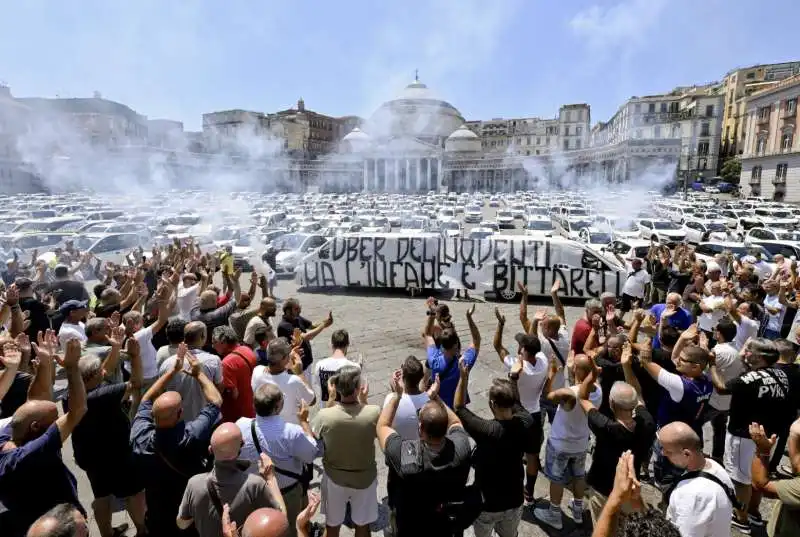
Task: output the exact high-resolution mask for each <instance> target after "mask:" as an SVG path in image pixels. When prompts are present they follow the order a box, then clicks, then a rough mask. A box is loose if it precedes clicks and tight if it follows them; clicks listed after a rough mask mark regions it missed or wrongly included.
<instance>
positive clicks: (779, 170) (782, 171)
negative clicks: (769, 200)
mask: <svg viewBox="0 0 800 537" xmlns="http://www.w3.org/2000/svg"><path fill="white" fill-rule="evenodd" d="M787 171H789V165H788V164H786V163H785V162H784V163H782V164H778V166H777V167H776V168H775V179H782V180H784V181H785V180H786V172H787Z"/></svg>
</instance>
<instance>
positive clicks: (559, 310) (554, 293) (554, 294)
mask: <svg viewBox="0 0 800 537" xmlns="http://www.w3.org/2000/svg"><path fill="white" fill-rule="evenodd" d="M560 289H561V280H556V281H554V282H553V286H552V287H551V288H550V298H552V299H553V307H554V308H555V309H556V315H558V318H559V319H561V326H567V315H566V313H564V305H563V304H561V299H560V298H559V297H558V291H559V290H560Z"/></svg>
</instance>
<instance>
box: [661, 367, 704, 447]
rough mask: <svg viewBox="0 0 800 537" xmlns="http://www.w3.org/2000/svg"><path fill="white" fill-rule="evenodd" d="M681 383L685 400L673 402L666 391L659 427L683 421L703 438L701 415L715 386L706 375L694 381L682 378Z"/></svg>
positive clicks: (662, 402) (663, 397)
mask: <svg viewBox="0 0 800 537" xmlns="http://www.w3.org/2000/svg"><path fill="white" fill-rule="evenodd" d="M681 382H682V383H683V398H682V399H681V400H680V401H678V402H676V401H673V400H672V397H670V395H669V393H668V392H667V391H666V390H664V394H663V396H662V399H661V404H660V405H659V407H658V426H659V427H663V426H665V425H668V424H670V423H672V422H675V421H682V422H684V423H686V424H687V425H689V426H690V427H691V428H692V429H694V431H695V432H696V433H697V434H698V435H700V438H702V437H703V432H702V431H703V422H702V421H701V417H702V416H701V414H702V413H703V409H704V407H705V405H706V404H708V400H709V398H710V397H711V392H712V391H713V389H714V386H713V385H712V384H711V381H710V380H709V379H708V377H707V376H705V375H700V376H699V377H697V378H694V379H688V378H686V377H683V376H681Z"/></svg>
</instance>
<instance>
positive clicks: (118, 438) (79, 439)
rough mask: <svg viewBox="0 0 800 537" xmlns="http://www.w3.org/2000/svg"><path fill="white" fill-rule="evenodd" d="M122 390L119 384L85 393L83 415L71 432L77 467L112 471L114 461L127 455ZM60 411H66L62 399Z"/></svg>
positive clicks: (127, 425) (123, 386)
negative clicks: (85, 408)
mask: <svg viewBox="0 0 800 537" xmlns="http://www.w3.org/2000/svg"><path fill="white" fill-rule="evenodd" d="M126 389H127V385H126V384H125V383H121V382H120V383H117V384H101V385H100V386H98V387H96V388H94V389H93V390H89V391H88V392H86V406H87V410H86V415H85V416H83V419H81V422H80V423H79V424H78V425H77V426H76V427H75V430H74V431H72V449H73V451H74V452H75V462H76V463H77V464H78V466H79V467H80V468H83V469H84V470H86V469H89V468H99V469H103V468H112V467H113V466H114V461H115V460H120V459H121V458H124V457H125V455H126V454H129V453H130V452H131V448H130V442H129V437H130V432H131V424H130V421H129V420H128V415H127V414H126V413H125V412H124V411H123V410H122V397H123V396H124V395H125V390H126ZM64 412H69V400H68V399H64Z"/></svg>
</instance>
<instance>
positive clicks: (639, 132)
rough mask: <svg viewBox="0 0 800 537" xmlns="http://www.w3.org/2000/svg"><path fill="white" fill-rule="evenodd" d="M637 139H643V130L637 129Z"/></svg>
mask: <svg viewBox="0 0 800 537" xmlns="http://www.w3.org/2000/svg"><path fill="white" fill-rule="evenodd" d="M635 137H636V139H637V140H638V139H640V138H641V137H642V129H636V133H635Z"/></svg>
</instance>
